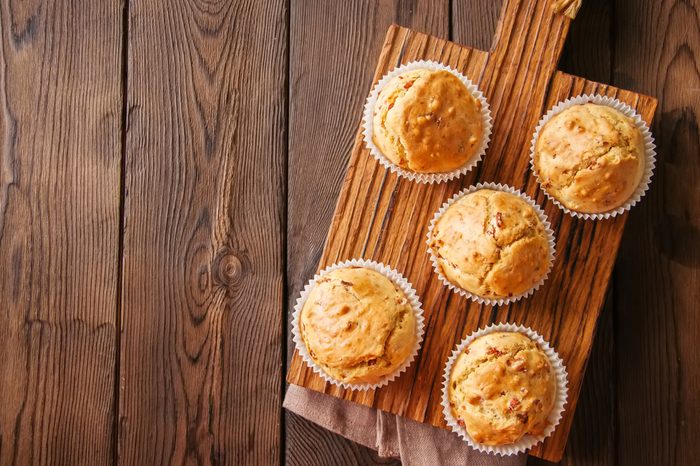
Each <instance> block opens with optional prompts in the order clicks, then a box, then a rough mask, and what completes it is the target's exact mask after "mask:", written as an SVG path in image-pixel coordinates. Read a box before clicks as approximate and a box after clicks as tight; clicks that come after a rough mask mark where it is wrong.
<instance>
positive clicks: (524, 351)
mask: <svg viewBox="0 0 700 466" xmlns="http://www.w3.org/2000/svg"><path fill="white" fill-rule="evenodd" d="M556 393H557V382H556V373H555V371H554V368H553V367H552V365H551V363H550V361H549V358H548V357H547V355H546V354H545V353H544V351H542V349H540V348H539V346H538V345H537V344H536V343H535V342H533V341H532V340H531V339H530V338H529V337H527V336H526V335H524V334H522V333H517V332H494V333H489V334H486V335H483V336H481V337H479V338H476V339H475V340H474V341H472V342H471V343H470V344H469V345H468V346H467V347H466V349H465V350H464V352H462V354H460V355H459V356H458V357H457V359H456V361H455V364H454V366H453V368H452V373H451V374H450V384H449V387H448V395H449V400H450V407H451V409H452V414H453V415H454V417H455V418H456V419H458V420H459V421H458V422H460V424H462V423H463V424H464V427H465V429H466V430H467V432H468V433H469V435H470V436H471V437H472V438H473V439H474V440H475V441H476V442H478V443H481V444H484V445H506V444H511V443H515V442H517V441H518V440H520V438H521V437H523V436H524V435H526V434H530V435H533V436H539V435H542V434H543V432H544V429H545V428H546V427H547V426H548V425H549V423H548V421H547V418H548V416H549V414H550V412H551V411H552V408H553V407H554V402H555V399H556Z"/></svg>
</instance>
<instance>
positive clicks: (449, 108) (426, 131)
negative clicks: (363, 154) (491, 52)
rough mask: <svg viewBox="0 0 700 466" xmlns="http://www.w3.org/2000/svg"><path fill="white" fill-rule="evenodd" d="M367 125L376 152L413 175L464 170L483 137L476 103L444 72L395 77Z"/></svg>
mask: <svg viewBox="0 0 700 466" xmlns="http://www.w3.org/2000/svg"><path fill="white" fill-rule="evenodd" d="M372 123H373V133H374V136H373V141H374V144H375V145H376V146H377V147H378V148H379V150H380V151H381V152H382V153H383V154H384V155H385V156H386V157H387V158H388V159H389V160H391V161H392V162H393V163H394V164H395V165H398V166H400V167H402V168H404V169H406V170H409V171H412V172H417V173H444V172H450V171H453V170H456V169H458V168H460V167H462V166H464V165H465V164H466V163H467V162H469V161H470V160H471V158H472V157H474V155H475V154H476V153H477V151H478V150H479V147H480V143H481V141H482V139H483V138H484V121H483V118H482V115H481V102H480V101H479V100H478V99H476V98H475V97H474V96H473V95H472V94H471V93H470V92H469V90H468V89H467V87H466V86H465V85H464V83H462V81H460V79H459V78H458V77H457V76H455V75H454V74H452V73H450V72H448V71H445V70H428V69H418V70H412V71H407V72H405V73H402V74H400V75H398V76H395V77H394V78H393V79H391V80H390V81H389V82H388V83H387V84H386V85H385V86H384V88H383V89H382V90H381V92H380V93H379V96H378V99H377V103H376V105H375V107H374V115H373V122H372Z"/></svg>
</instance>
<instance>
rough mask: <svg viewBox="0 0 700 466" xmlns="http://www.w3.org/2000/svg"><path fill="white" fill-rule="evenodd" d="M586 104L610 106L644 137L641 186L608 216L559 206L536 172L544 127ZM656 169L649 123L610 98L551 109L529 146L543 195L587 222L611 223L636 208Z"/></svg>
mask: <svg viewBox="0 0 700 466" xmlns="http://www.w3.org/2000/svg"><path fill="white" fill-rule="evenodd" d="M585 103H594V104H598V105H607V106H608V107H612V108H614V109H615V110H617V111H619V112H621V113H623V114H624V115H626V116H628V117H630V118H631V119H632V120H633V121H634V124H635V126H636V127H637V128H638V129H639V131H640V132H641V133H642V136H643V137H644V158H645V164H644V174H643V175H642V179H641V180H640V181H639V185H638V186H637V189H636V190H635V191H634V193H632V195H631V196H630V198H629V199H628V200H627V201H626V202H625V203H624V204H623V205H621V206H620V207H618V208H616V209H613V210H609V211H607V212H600V213H596V214H589V213H585V212H578V211H576V210H572V209H569V208H568V207H566V206H564V205H563V204H562V203H560V202H559V201H558V200H557V198H555V197H554V196H553V195H551V194H549V192H548V191H547V190H546V189H545V188H544V186H543V185H542V180H541V179H540V176H539V173H538V172H537V169H536V168H535V145H536V144H537V138H538V137H539V135H540V130H541V129H542V128H543V127H544V125H545V124H546V123H547V122H548V121H549V120H550V119H551V118H552V117H553V116H554V115H556V114H558V113H561V112H563V111H564V110H566V109H567V108H570V107H572V106H574V105H580V104H585ZM655 166H656V144H655V143H654V137H653V135H652V134H651V131H649V127H648V126H647V124H646V122H645V121H644V120H642V117H641V116H639V114H638V113H637V112H636V111H635V110H634V109H633V108H632V107H630V106H629V105H627V104H625V103H623V102H620V101H619V100H617V99H614V98H612V97H607V96H603V95H595V94H584V95H580V96H578V97H572V98H569V99H566V100H564V101H563V102H559V103H558V104H556V105H555V106H554V107H552V108H551V109H550V110H549V111H548V112H547V113H546V114H545V115H544V116H543V117H542V118H541V119H540V122H539V123H538V124H537V128H535V133H534V134H533V135H532V142H531V144H530V167H531V169H532V173H534V174H535V178H536V179H537V182H538V183H539V185H540V188H542V191H544V194H545V195H546V196H547V197H548V198H549V199H550V200H551V201H552V202H554V203H555V204H556V205H557V207H559V208H560V209H561V210H563V211H564V212H566V213H567V214H569V215H571V216H573V217H576V218H583V219H586V220H602V219H608V218H612V217H615V216H617V215H619V214H621V213H623V212H625V211H626V210H630V209H631V208H632V207H634V205H635V204H637V203H638V202H639V201H640V199H641V198H642V197H643V196H644V194H646V192H647V190H648V189H649V184H650V183H651V177H652V175H653V174H654V167H655Z"/></svg>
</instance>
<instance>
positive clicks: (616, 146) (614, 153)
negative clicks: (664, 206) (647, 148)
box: [533, 104, 645, 213]
mask: <svg viewBox="0 0 700 466" xmlns="http://www.w3.org/2000/svg"><path fill="white" fill-rule="evenodd" d="M533 163H534V166H535V170H536V171H537V173H538V175H539V178H540V180H541V182H542V188H544V190H545V191H547V192H548V193H549V194H550V195H552V196H553V197H555V198H556V199H557V200H559V202H561V203H562V205H564V206H565V207H568V208H569V209H571V210H575V211H578V212H584V213H603V212H607V211H610V210H614V209H616V208H618V207H620V206H622V205H623V204H625V202H627V200H628V199H629V198H630V197H631V196H632V194H634V192H635V190H636V189H637V186H639V183H640V181H641V179H642V176H643V175H644V168H645V167H644V165H645V159H644V137H643V136H642V133H641V131H640V130H639V128H637V126H636V125H635V124H634V121H633V120H632V119H631V118H629V117H627V116H626V115H624V114H622V113H621V112H619V111H618V110H616V109H614V108H611V107H608V106H606V105H597V104H584V105H574V106H572V107H569V108H568V109H566V110H564V111H563V112H561V113H559V114H557V115H555V116H553V117H552V118H551V119H550V120H549V121H548V122H547V123H546V124H545V125H544V127H543V128H542V129H541V130H540V134H539V136H538V138H537V142H536V143H535V153H534V158H533Z"/></svg>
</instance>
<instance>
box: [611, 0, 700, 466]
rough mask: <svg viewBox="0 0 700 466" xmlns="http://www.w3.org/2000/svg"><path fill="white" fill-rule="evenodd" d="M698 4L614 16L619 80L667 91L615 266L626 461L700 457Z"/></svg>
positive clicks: (625, 5)
mask: <svg viewBox="0 0 700 466" xmlns="http://www.w3.org/2000/svg"><path fill="white" fill-rule="evenodd" d="M698 7H699V5H698V3H697V2H680V1H668V0H664V1H657V2H648V4H647V5H646V7H645V8H638V7H637V5H636V2H633V1H627V0H624V1H623V0H617V1H615V9H616V10H617V11H621V12H622V11H624V12H626V14H624V15H619V16H618V17H617V18H616V22H615V28H614V32H615V44H616V47H615V57H616V65H615V75H614V78H615V82H616V84H619V85H621V86H625V87H629V88H632V89H637V90H639V91H642V92H648V93H653V94H656V95H658V96H659V97H660V99H661V105H660V108H659V111H658V112H657V113H658V118H657V120H656V125H655V126H654V128H653V130H654V135H655V137H656V141H657V144H658V146H659V150H658V152H659V157H658V160H659V163H658V164H657V170H656V173H655V175H654V182H653V184H652V186H651V191H650V192H649V193H648V195H647V197H646V199H645V201H644V203H642V205H640V206H639V208H638V209H635V210H633V211H632V212H631V215H630V221H629V224H630V229H629V231H628V232H627V234H626V235H625V237H624V241H623V247H622V249H621V252H620V257H619V261H618V267H617V269H616V281H615V284H616V288H615V294H616V300H615V306H616V309H617V322H616V324H617V325H616V332H617V335H616V341H617V342H618V345H617V383H618V384H617V386H618V389H617V403H618V407H617V408H618V409H617V414H618V420H617V424H618V426H619V447H618V451H617V454H618V457H617V461H618V462H619V464H623V465H638V464H649V465H652V464H654V465H656V464H697V463H698V458H699V457H700V444H699V443H698V437H699V435H700V401H699V400H698V385H699V384H700V351H698V343H697V342H698V339H699V338H700V317H699V314H698V311H699V310H700V304H698V303H700V188H698V186H700V136H699V134H700V131H699V129H698V118H700V93H698V89H699V88H700V74H699V73H698V60H700V21H699V19H698Z"/></svg>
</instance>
